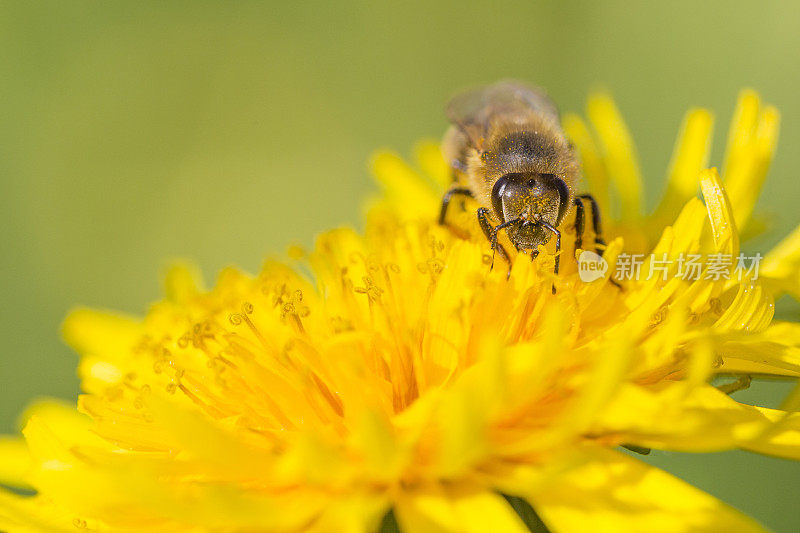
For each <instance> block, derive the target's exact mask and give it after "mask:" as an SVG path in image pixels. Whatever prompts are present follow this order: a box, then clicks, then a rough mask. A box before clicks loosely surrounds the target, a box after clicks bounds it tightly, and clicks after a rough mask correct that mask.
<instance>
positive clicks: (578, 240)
mask: <svg viewBox="0 0 800 533" xmlns="http://www.w3.org/2000/svg"><path fill="white" fill-rule="evenodd" d="M584 218H585V216H584V208H583V202H582V201H581V200H580V199H579V198H575V251H576V252H577V251H578V249H580V248H581V247H582V246H583V230H584V229H585V224H584Z"/></svg>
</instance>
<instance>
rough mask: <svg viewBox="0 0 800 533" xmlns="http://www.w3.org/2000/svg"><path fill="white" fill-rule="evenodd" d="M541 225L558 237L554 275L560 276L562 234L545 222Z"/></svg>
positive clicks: (540, 222)
mask: <svg viewBox="0 0 800 533" xmlns="http://www.w3.org/2000/svg"><path fill="white" fill-rule="evenodd" d="M539 224H541V225H542V227H543V228H544V229H546V230H547V231H549V232H551V233H552V234H553V235H555V236H556V265H555V268H554V269H553V273H555V274H556V275H558V265H559V260H560V259H561V232H560V231H558V230H557V229H556V228H554V227H553V226H551V225H550V224H549V223H547V222H545V221H544V220H540V221H539ZM555 293H556V286H555V284H553V294H555Z"/></svg>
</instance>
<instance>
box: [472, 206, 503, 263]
mask: <svg viewBox="0 0 800 533" xmlns="http://www.w3.org/2000/svg"><path fill="white" fill-rule="evenodd" d="M488 215H489V210H488V209H486V208H485V207H481V208H478V224H480V226H481V229H482V230H483V234H484V235H486V238H487V239H488V240H489V242H490V243H491V245H492V265H491V268H494V253H495V252H499V253H500V257H502V258H503V259H504V260H505V262H506V263H508V276H510V275H511V259H510V258H509V256H508V252H506V249H505V248H504V247H503V245H502V244H500V243H498V242H497V232H498V231H499V229H500V227H501V226H502V224H501V225H500V226H498V227H497V228H495V227H494V226H492V223H491V221H490V220H489V216H488Z"/></svg>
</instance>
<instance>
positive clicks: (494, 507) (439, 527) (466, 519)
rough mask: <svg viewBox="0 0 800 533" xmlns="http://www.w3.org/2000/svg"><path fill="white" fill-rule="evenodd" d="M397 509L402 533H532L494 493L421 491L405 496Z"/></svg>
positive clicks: (500, 497) (502, 499)
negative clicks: (490, 532) (497, 532)
mask: <svg viewBox="0 0 800 533" xmlns="http://www.w3.org/2000/svg"><path fill="white" fill-rule="evenodd" d="M395 509H396V512H397V521H398V523H399V525H400V530H401V531H409V532H412V531H413V532H414V533H486V532H487V531H502V532H504V533H506V532H507V533H528V528H527V527H526V526H525V524H524V523H523V522H522V520H521V519H520V518H519V516H518V515H517V514H516V512H514V510H513V509H512V507H511V506H510V505H509V504H508V502H507V501H506V500H505V499H504V498H503V497H502V496H500V495H498V494H495V493H492V492H480V491H475V492H472V491H462V492H457V493H453V492H450V493H448V492H445V491H444V490H437V491H428V492H418V493H414V494H410V495H403V496H402V497H401V498H400V499H399V501H398V503H397V506H396V508H395Z"/></svg>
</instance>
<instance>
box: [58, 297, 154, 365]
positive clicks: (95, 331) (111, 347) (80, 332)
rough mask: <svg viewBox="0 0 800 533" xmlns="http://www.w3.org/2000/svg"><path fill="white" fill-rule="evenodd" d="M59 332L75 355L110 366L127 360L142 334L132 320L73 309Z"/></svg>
mask: <svg viewBox="0 0 800 533" xmlns="http://www.w3.org/2000/svg"><path fill="white" fill-rule="evenodd" d="M62 329H63V334H64V340H66V342H67V344H69V345H70V346H72V347H73V348H74V349H75V351H77V352H78V353H80V354H86V355H95V356H98V357H101V358H103V359H105V360H107V361H110V362H116V361H122V360H125V359H127V358H128V356H129V355H130V351H131V348H132V347H133V346H134V345H135V344H136V342H137V341H138V340H139V339H140V336H141V334H142V326H141V324H140V323H139V322H137V321H136V320H135V319H133V318H131V317H126V316H123V315H120V314H116V313H110V312H103V311H95V310H93V309H75V310H74V311H72V312H71V313H70V314H69V315H68V316H67V318H66V320H64V325H63V326H62Z"/></svg>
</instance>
